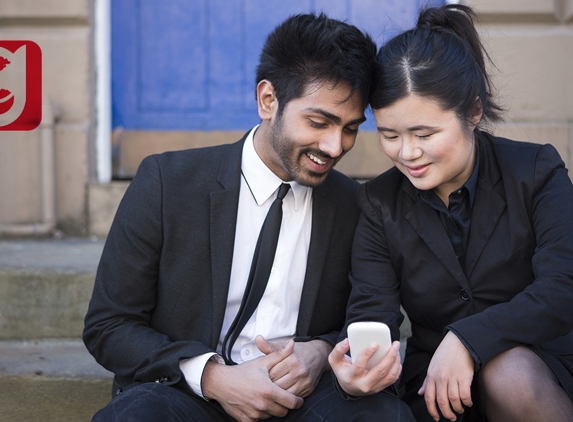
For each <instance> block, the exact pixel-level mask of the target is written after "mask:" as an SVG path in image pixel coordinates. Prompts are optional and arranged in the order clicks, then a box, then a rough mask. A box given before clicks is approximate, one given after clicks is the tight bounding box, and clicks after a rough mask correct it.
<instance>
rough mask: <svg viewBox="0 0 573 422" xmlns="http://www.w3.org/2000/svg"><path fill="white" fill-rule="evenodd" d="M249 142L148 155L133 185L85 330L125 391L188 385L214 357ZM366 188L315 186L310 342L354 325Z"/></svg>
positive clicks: (304, 327) (307, 290) (306, 307)
mask: <svg viewBox="0 0 573 422" xmlns="http://www.w3.org/2000/svg"><path fill="white" fill-rule="evenodd" d="M244 139H245V138H243V140H241V141H239V142H237V143H235V144H231V145H222V146H217V147H211V148H201V149H192V150H187V151H179V152H167V153H164V154H161V155H154V156H151V157H148V158H146V159H145V160H144V161H143V162H142V164H141V166H140V168H139V170H138V172H137V175H136V176H135V178H134V179H133V181H132V183H131V184H130V186H129V188H128V190H127V192H126V194H125V196H124V198H123V200H122V202H121V205H120V207H119V209H118V211H117V214H116V217H115V220H114V222H113V225H112V227H111V230H110V233H109V236H108V238H107V241H106V245H105V247H104V250H103V254H102V258H101V262H100V264H99V267H98V271H97V277H96V281H95V286H94V291H93V297H92V299H91V302H90V306H89V310H88V313H87V315H86V319H85V329H84V342H85V344H86V346H87V348H88V350H89V351H90V352H91V353H92V354H93V356H94V357H95V358H96V360H97V361H98V362H99V363H100V364H102V365H103V366H104V367H106V368H107V369H109V370H110V371H112V372H114V373H115V375H116V385H117V386H119V387H123V388H125V387H127V386H130V385H135V384H137V383H142V382H149V381H155V380H160V381H164V382H166V383H168V384H177V383H180V381H182V374H181V372H180V370H179V361H180V360H182V359H186V358H190V357H193V356H197V355H200V354H203V353H206V352H212V351H214V350H215V348H216V346H217V342H218V339H219V336H220V333H221V327H222V324H223V317H224V312H225V307H226V300H227V293H228V288H229V278H230V274H231V262H232V255H233V245H234V237H235V224H236V221H237V207H238V199H239V187H240V177H241V176H240V174H241V154H242V147H243V142H244ZM357 188H358V183H356V182H355V181H353V180H351V179H349V178H347V177H346V176H344V175H342V174H340V173H338V172H336V171H332V172H331V173H330V175H329V176H328V178H327V179H326V181H325V182H324V183H323V184H322V185H321V186H319V187H317V188H315V189H314V190H313V213H312V234H311V240H310V248H309V254H308V263H307V271H306V277H305V280H304V287H303V292H302V301H301V304H300V310H299V316H298V321H297V329H296V330H297V331H296V336H298V338H297V340H299V341H304V340H308V339H311V338H316V337H320V338H323V339H325V340H327V341H329V342H331V343H335V342H336V339H337V336H338V332H339V331H340V329H341V328H342V325H343V323H344V316H345V307H346V303H347V299H348V294H349V292H350V284H349V280H348V274H349V272H350V249H351V244H352V237H353V235H354V230H355V227H356V224H357V221H358V215H359V210H358V207H357V205H356V199H355V198H356V191H357ZM253 236H258V233H253ZM180 385H181V386H182V387H184V388H187V387H186V383H185V382H181V383H180Z"/></svg>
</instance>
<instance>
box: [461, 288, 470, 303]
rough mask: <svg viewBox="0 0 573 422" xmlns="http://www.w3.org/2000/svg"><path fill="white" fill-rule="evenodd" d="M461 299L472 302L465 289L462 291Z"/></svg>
mask: <svg viewBox="0 0 573 422" xmlns="http://www.w3.org/2000/svg"><path fill="white" fill-rule="evenodd" d="M460 297H461V298H462V300H470V295H468V292H466V291H465V290H464V289H462V291H461V292H460Z"/></svg>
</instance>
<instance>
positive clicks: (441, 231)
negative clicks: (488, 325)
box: [405, 187, 469, 289]
mask: <svg viewBox="0 0 573 422" xmlns="http://www.w3.org/2000/svg"><path fill="white" fill-rule="evenodd" d="M405 189H406V191H407V192H408V194H409V195H410V196H411V197H413V198H415V200H416V203H415V204H414V206H413V207H412V209H411V210H410V211H409V212H408V213H407V214H406V216H405V218H406V221H408V222H409V223H410V225H411V226H412V228H413V229H414V230H416V232H417V233H418V235H419V236H420V237H421V238H422V240H423V241H424V242H425V243H426V245H428V247H429V248H430V250H431V251H432V252H433V253H434V254H435V255H436V257H437V258H438V259H439V260H440V262H441V263H442V265H444V267H446V268H447V270H448V271H449V272H450V274H451V275H452V276H453V277H454V278H455V279H456V280H457V282H458V283H459V284H460V285H461V286H462V287H463V288H464V289H465V288H468V287H469V284H468V281H467V279H466V277H465V274H464V272H463V270H462V266H461V265H460V263H459V261H458V260H457V258H456V255H455V253H454V248H453V247H452V243H451V242H450V239H449V238H448V234H447V233H446V229H445V228H444V225H443V223H442V221H441V220H440V216H439V215H438V213H437V212H435V210H434V209H433V208H431V207H429V206H424V204H423V201H422V200H421V199H420V197H419V196H418V195H412V193H413V192H410V189H408V188H407V187H406V188H405Z"/></svg>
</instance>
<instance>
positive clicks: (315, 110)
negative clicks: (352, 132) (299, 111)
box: [305, 107, 366, 126]
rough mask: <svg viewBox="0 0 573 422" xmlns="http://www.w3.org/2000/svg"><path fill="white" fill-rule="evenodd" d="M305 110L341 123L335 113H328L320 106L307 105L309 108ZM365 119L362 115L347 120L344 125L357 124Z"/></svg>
mask: <svg viewBox="0 0 573 422" xmlns="http://www.w3.org/2000/svg"><path fill="white" fill-rule="evenodd" d="M305 111H310V112H312V113H317V114H322V115H323V116H324V117H326V118H327V119H329V120H332V121H333V122H334V123H335V124H337V125H339V124H341V123H342V119H341V118H340V117H338V116H337V115H336V114H332V113H329V112H328V111H326V110H323V109H321V108H313V107H309V108H306V109H305ZM365 121H366V116H362V117H360V118H358V119H354V120H352V121H350V122H348V123H347V124H346V125H347V126H351V125H356V124H358V125H359V124H361V123H364V122H365Z"/></svg>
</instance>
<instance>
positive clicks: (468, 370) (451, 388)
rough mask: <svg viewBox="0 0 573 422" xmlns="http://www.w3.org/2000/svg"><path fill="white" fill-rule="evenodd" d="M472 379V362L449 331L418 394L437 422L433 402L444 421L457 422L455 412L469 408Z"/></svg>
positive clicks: (437, 418) (464, 348) (461, 344)
mask: <svg viewBox="0 0 573 422" xmlns="http://www.w3.org/2000/svg"><path fill="white" fill-rule="evenodd" d="M473 376H474V361H473V359H472V356H471V354H470V352H468V350H467V349H466V347H465V346H464V345H463V343H462V342H461V341H460V340H459V339H458V337H457V336H456V335H455V334H454V333H452V332H451V331H450V332H448V334H446V336H445V337H444V339H443V340H442V342H441V343H440V345H439V346H438V348H437V349H436V352H435V353H434V356H432V360H431V361H430V366H429V367H428V373H427V375H426V379H425V380H424V384H423V385H422V388H420V391H418V394H419V395H424V400H425V401H426V407H427V408H428V413H430V416H432V418H434V420H436V421H437V420H439V419H440V415H439V413H438V410H437V408H436V402H437V403H438V407H439V408H440V411H441V412H442V415H443V416H444V418H446V419H449V420H451V421H455V420H456V415H455V413H454V412H452V408H453V410H455V411H456V412H457V413H460V414H461V413H464V407H463V405H464V404H465V405H466V406H468V407H469V406H471V405H472V404H473V403H472V396H471V385H472V380H473Z"/></svg>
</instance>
